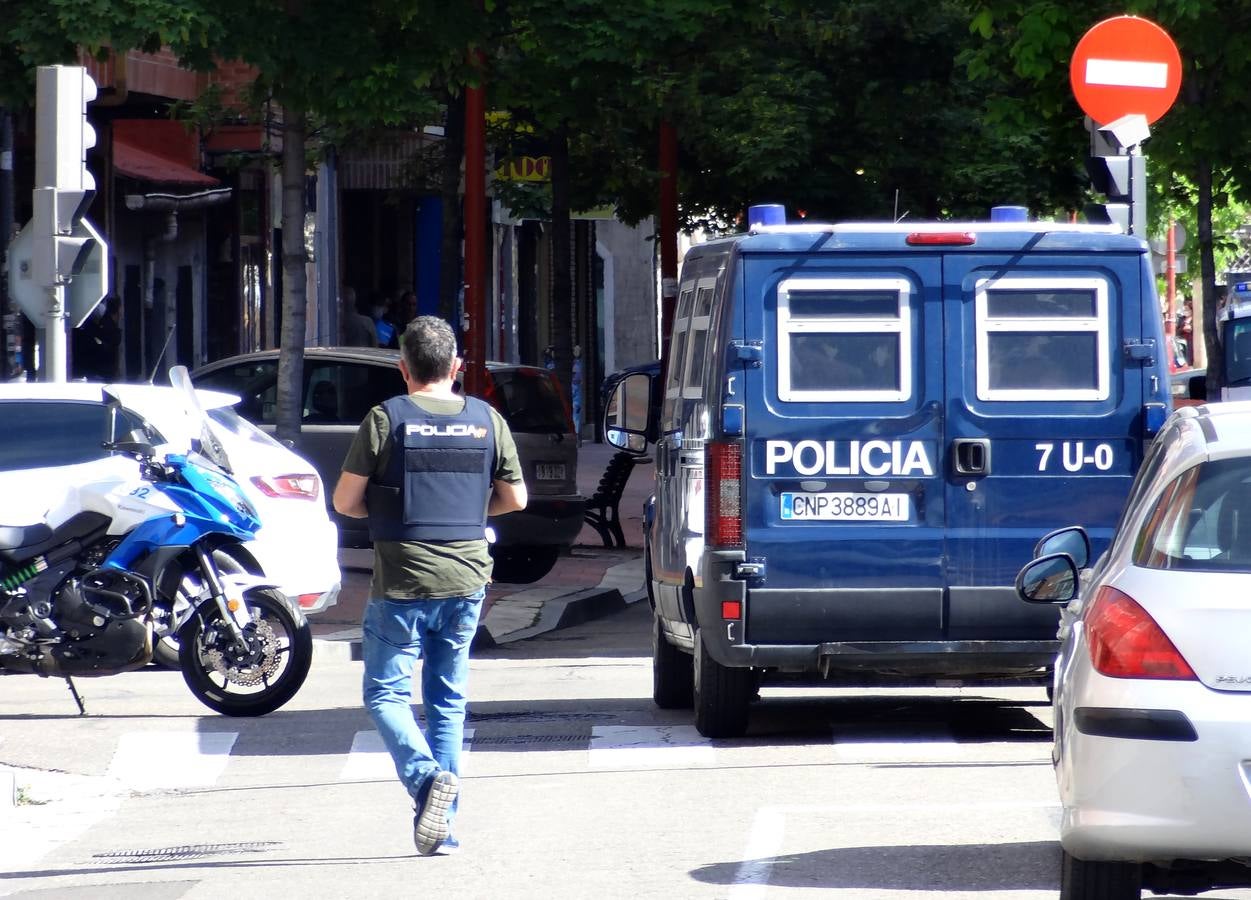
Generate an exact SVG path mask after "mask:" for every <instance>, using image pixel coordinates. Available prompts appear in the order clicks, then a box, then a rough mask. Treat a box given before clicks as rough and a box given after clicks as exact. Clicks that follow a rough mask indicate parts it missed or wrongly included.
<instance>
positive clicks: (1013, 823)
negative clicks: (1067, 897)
mask: <svg viewBox="0 0 1251 900" xmlns="http://www.w3.org/2000/svg"><path fill="white" fill-rule="evenodd" d="M647 615H648V610H647V607H646V604H636V605H635V606H634V607H632V608H629V609H627V610H625V611H624V612H622V613H620V614H618V615H617V616H614V617H612V618H609V619H602V620H599V621H596V622H591V623H588V624H586V625H583V626H579V627H576V628H572V629H568V630H564V631H558V632H553V633H551V634H548V635H546V636H544V637H541V638H536V639H533V640H529V641H523V642H519V643H517V644H513V645H508V646H505V647H502V648H497V649H493V650H490V651H487V652H485V653H483V654H480V655H478V656H477V657H475V659H474V661H473V664H472V683H471V697H472V698H473V699H472V701H471V708H470V714H471V722H470V727H471V728H472V737H470V738H469V741H468V745H469V752H468V754H467V755H466V757H465V774H464V779H463V784H464V792H463V798H462V812H461V816H460V818H459V819H458V821H457V828H456V831H457V834H458V836H459V838H460V840H461V842H462V845H463V849H462V850H461V852H460V853H459V854H458V855H456V856H452V857H446V858H444V857H436V858H429V859H423V858H419V857H417V856H415V854H414V850H413V845H412V838H411V811H410V809H409V806H408V804H407V802H406V796H405V795H404V793H403V791H402V790H401V789H400V788H399V786H398V782H397V781H396V780H395V777H394V774H393V772H392V771H391V769H390V762H389V758H387V757H386V756H385V754H382V753H380V752H378V745H377V741H376V735H374V734H373V732H372V726H371V723H370V722H369V720H368V718H367V717H366V716H365V714H364V713H363V711H362V710H361V708H360V704H359V681H360V664H359V663H352V662H349V661H346V660H321V659H319V660H318V661H317V663H316V665H315V666H314V669H313V672H312V674H311V675H310V678H309V681H308V682H307V683H306V685H305V687H304V689H303V690H302V691H301V693H300V694H299V695H298V696H297V697H296V699H295V700H294V701H293V702H292V703H291V704H289V705H288V706H287V707H285V708H284V709H282V710H280V711H278V712H277V713H274V714H271V715H270V716H267V717H265V718H262V719H254V720H241V719H228V718H225V717H221V716H216V715H212V714H207V710H205V709H203V708H202V707H200V706H199V704H198V703H197V702H196V701H195V700H194V699H193V698H192V697H191V696H190V694H189V693H188V692H187V691H186V689H185V687H183V685H182V682H181V676H179V675H178V674H177V673H171V672H164V671H159V670H155V669H153V670H145V671H142V672H136V673H130V674H127V675H122V676H116V677H113V678H106V679H100V680H97V681H90V682H88V681H84V682H82V683H81V684H80V689H81V690H82V692H83V694H84V695H85V698H86V702H87V705H88V710H89V713H90V715H89V716H88V717H86V718H79V717H78V716H77V715H76V714H75V708H74V706H73V703H72V701H71V699H70V697H69V695H68V693H67V692H66V690H65V687H64V685H63V683H61V682H55V681H45V680H41V679H38V678H34V677H28V676H13V677H4V678H0V688H2V689H3V692H4V697H5V702H4V704H3V713H0V765H10V766H18V767H21V768H20V769H19V770H18V776H17V780H18V782H19V785H20V786H21V795H22V803H21V804H20V805H18V806H17V807H16V808H13V809H6V808H5V807H4V806H2V805H0V894H4V895H13V896H19V897H26V898H39V900H46V898H69V900H77V898H83V900H86V898H90V900H113V898H118V900H120V898H126V900H132V898H154V900H156V898H159V900H166V898H168V900H175V898H179V900H182V898H185V900H201V898H215V900H216V898H221V897H224V896H249V897H265V896H277V897H291V896H306V897H316V898H322V897H344V898H357V897H360V898H367V897H386V898H392V897H395V896H397V895H398V894H401V893H402V894H404V895H408V896H418V897H420V896H439V897H445V898H461V897H463V898H483V897H508V898H511V897H518V898H530V897H533V898H604V897H607V898H613V897H623V898H625V897H630V898H636V897H657V898H659V897H664V898H688V897H689V898H732V900H747V898H761V900H780V898H811V897H814V896H820V897H822V898H825V897H831V898H848V900H851V898H855V900H880V898H898V900H903V898H908V900H915V898H917V897H925V898H929V897H943V898H948V897H953V898H954V897H966V898H979V900H985V898H1014V900H1026V898H1030V900H1032V898H1054V897H1055V896H1056V894H1057V891H1058V872H1059V850H1058V845H1057V844H1056V842H1055V839H1054V836H1055V833H1056V816H1057V813H1058V810H1057V806H1056V799H1055V797H1056V795H1055V785H1054V782H1053V778H1052V772H1051V766H1050V734H1049V730H1048V727H1049V722H1050V710H1049V707H1048V706H1047V705H1046V703H1045V698H1044V696H1043V694H1042V692H1041V691H1040V690H1038V689H1003V690H972V689H969V690H942V691H937V690H935V691H901V690H875V691H853V690H816V691H813V690H804V691H795V690H791V689H786V690H783V689H766V690H765V691H764V695H763V699H762V705H761V707H760V708H759V710H758V711H757V712H756V714H755V716H754V718H753V727H752V731H751V734H750V735H749V736H748V737H747V738H745V739H743V740H739V741H708V740H705V739H703V738H700V737H699V736H698V734H696V732H695V731H694V729H693V727H691V724H690V720H689V713H681V712H663V711H661V710H658V709H656V708H655V707H654V706H653V705H652V703H651V700H650V678H651V674H650V660H649V658H648V654H649V648H648V637H647V635H648V621H647V618H646V616H647ZM1208 896H1210V897H1221V898H1246V897H1251V892H1241V891H1223V892H1216V893H1214V894H1211V895H1208Z"/></svg>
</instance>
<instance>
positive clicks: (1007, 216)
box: [990, 206, 1029, 222]
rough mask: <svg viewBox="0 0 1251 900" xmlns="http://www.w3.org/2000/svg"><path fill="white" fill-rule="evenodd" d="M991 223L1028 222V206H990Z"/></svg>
mask: <svg viewBox="0 0 1251 900" xmlns="http://www.w3.org/2000/svg"><path fill="white" fill-rule="evenodd" d="M990 220H991V221H992V222H1028V221H1029V207H1028V206H992V207H991V208H990Z"/></svg>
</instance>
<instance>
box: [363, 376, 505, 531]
mask: <svg viewBox="0 0 1251 900" xmlns="http://www.w3.org/2000/svg"><path fill="white" fill-rule="evenodd" d="M382 408H383V409H384V410H386V413H387V418H388V420H389V421H390V426H391V457H390V460H389V461H388V463H387V468H386V471H385V472H384V473H383V474H382V476H381V477H376V478H374V479H371V480H370V482H369V485H368V487H367V489H366V494H365V502H366V504H367V506H368V507H369V536H370V537H371V538H373V540H375V541H470V540H482V539H484V538H485V537H486V521H487V512H486V511H487V503H488V501H489V500H490V498H491V488H492V485H493V475H494V466H495V428H494V427H493V426H492V424H491V408H490V407H489V406H487V404H486V403H484V402H482V401H481V400H479V399H477V398H476V397H466V398H465V408H464V409H463V410H462V411H461V412H459V413H457V414H456V415H451V416H446V415H437V414H434V413H429V412H426V411H425V410H424V409H422V408H421V407H420V406H418V405H417V404H416V403H414V402H413V401H412V400H410V399H408V397H406V396H400V397H392V398H391V399H390V400H388V401H386V402H385V403H383V404H382Z"/></svg>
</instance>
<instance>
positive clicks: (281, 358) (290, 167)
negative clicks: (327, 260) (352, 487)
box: [275, 108, 308, 440]
mask: <svg viewBox="0 0 1251 900" xmlns="http://www.w3.org/2000/svg"><path fill="white" fill-rule="evenodd" d="M307 128H308V121H307V119H306V117H305V114H304V110H302V109H291V108H286V109H285V110H284V111H283V125H282V336H281V341H282V344H281V349H280V350H279V353H278V414H277V420H276V423H277V428H276V429H275V430H276V432H277V437H278V439H279V440H294V439H295V438H296V436H297V435H299V433H300V420H301V413H302V407H303V399H304V397H303V391H302V390H301V388H302V384H303V381H304V330H305V324H304V322H305V317H306V315H307V310H306V306H305V304H306V296H305V291H304V286H305V283H306V278H307V276H306V274H305V267H306V265H307V263H308V255H307V254H306V253H305V252H304V214H305V208H304V179H305V163H304V145H305V138H306V136H307Z"/></svg>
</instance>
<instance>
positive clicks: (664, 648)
mask: <svg viewBox="0 0 1251 900" xmlns="http://www.w3.org/2000/svg"><path fill="white" fill-rule="evenodd" d="M652 700H654V701H655V702H656V705H657V706H658V707H660V708H661V709H690V708H691V706H692V705H693V704H694V703H695V660H694V659H692V658H691V655H690V654H689V653H683V652H682V651H681V650H679V649H678V648H677V647H675V646H673V644H670V643H669V641H668V640H666V639H665V635H664V630H663V629H662V628H661V627H660V617H659V616H656V615H653V616H652Z"/></svg>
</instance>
